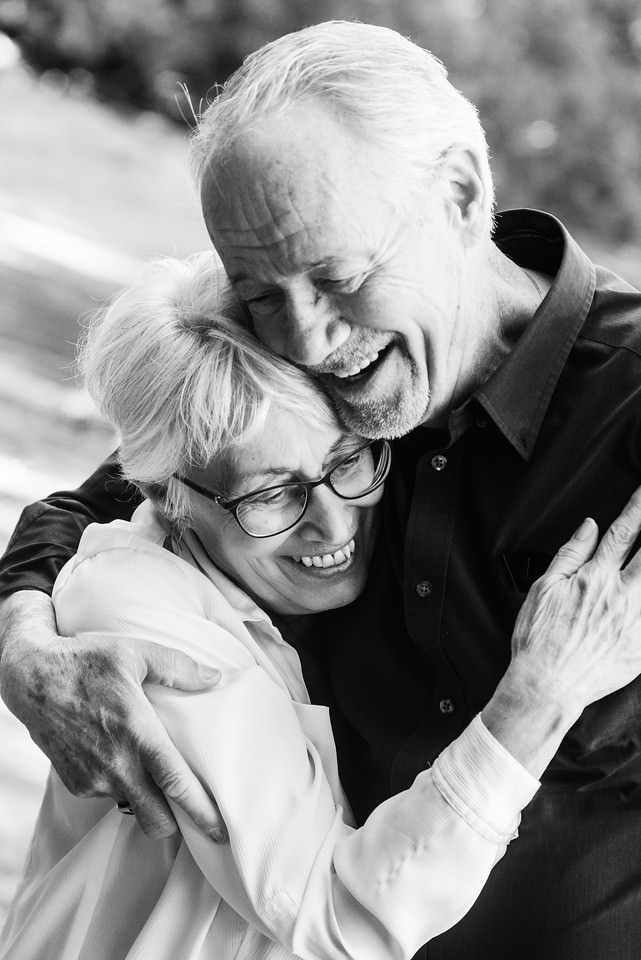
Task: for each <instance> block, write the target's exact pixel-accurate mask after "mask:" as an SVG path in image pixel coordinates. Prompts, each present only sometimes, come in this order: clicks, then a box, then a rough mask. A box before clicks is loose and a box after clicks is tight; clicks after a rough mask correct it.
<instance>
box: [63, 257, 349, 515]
mask: <svg viewBox="0 0 641 960" xmlns="http://www.w3.org/2000/svg"><path fill="white" fill-rule="evenodd" d="M79 366H80V370H81V372H82V373H83V375H84V377H85V382H86V384H87V387H88V389H89V392H90V393H91V395H92V397H93V398H94V400H95V401H96V403H97V405H98V408H99V409H100V411H101V412H102V414H103V416H105V417H106V418H107V419H108V420H109V421H110V422H111V423H112V424H113V425H114V426H115V427H116V429H117V430H118V432H119V434H120V458H121V463H122V468H123V473H124V475H125V476H126V477H127V479H128V480H130V481H131V482H133V483H135V484H136V485H138V486H139V487H140V488H141V489H142V490H143V492H144V493H145V494H146V495H147V496H149V497H150V499H152V500H153V501H154V502H155V503H156V505H157V506H158V507H159V509H160V510H161V511H162V513H163V514H164V515H165V516H166V517H168V519H170V520H171V521H174V522H177V521H181V520H185V519H187V518H188V516H189V510H188V501H189V494H188V492H187V491H186V490H185V487H184V485H183V484H181V483H180V481H178V480H176V479H175V478H174V477H173V474H174V473H175V472H183V471H185V470H188V469H189V467H190V466H197V467H204V466H205V465H207V464H209V463H211V462H214V463H215V464H216V467H217V471H216V473H217V475H218V472H219V471H220V476H221V477H222V478H226V477H228V475H229V473H230V471H231V470H232V469H233V456H234V448H235V446H236V445H238V444H244V443H248V442H251V439H252V437H253V436H255V435H256V433H257V432H258V431H260V430H261V429H262V428H263V426H264V424H265V420H266V417H267V415H268V413H269V411H270V410H271V409H272V408H274V407H276V408H277V409H278V410H279V411H284V412H290V413H292V414H294V415H295V416H296V417H297V419H298V421H299V423H300V424H301V425H302V427H303V428H304V427H305V426H306V425H308V426H310V427H312V426H316V427H317V426H318V425H319V424H327V425H328V426H329V425H335V424H336V422H337V421H336V418H335V415H334V412H333V408H332V407H331V405H330V403H329V401H328V399H327V397H326V396H325V395H324V394H323V393H322V391H321V390H320V388H319V387H318V385H317V384H315V383H314V382H313V381H312V380H311V379H310V378H309V377H308V376H307V375H306V374H304V373H302V372H301V371H300V370H298V369H296V368H295V367H293V366H292V365H291V364H289V363H287V361H285V360H282V359H281V358H280V357H277V356H276V355H275V354H273V353H272V352H271V351H269V350H267V348H266V347H264V346H263V345H262V344H261V343H260V342H259V341H258V340H257V339H256V338H255V337H254V336H253V335H252V334H251V333H250V332H248V330H247V329H246V322H245V318H244V314H243V312H242V308H241V306H240V305H239V303H238V301H237V300H236V298H235V296H234V294H233V291H232V289H231V286H230V284H229V281H228V280H227V277H226V276H225V273H224V271H223V269H222V266H221V265H220V264H219V262H218V260H217V258H216V255H215V254H214V253H213V252H207V253H201V254H196V255H194V256H192V257H189V258H188V259H186V260H176V259H171V258H167V259H162V260H157V261H152V262H150V263H149V264H148V265H147V266H146V267H145V268H144V269H143V271H142V272H141V275H140V277H139V279H138V281H137V282H136V283H134V284H133V285H132V286H131V287H129V288H128V289H126V290H125V291H124V292H123V293H121V294H120V295H118V296H117V297H116V298H115V299H114V300H113V301H112V302H111V303H110V304H109V305H108V306H107V307H106V309H105V310H104V311H102V312H101V313H99V314H98V315H97V316H96V317H95V318H94V319H93V321H92V322H91V323H90V324H89V325H88V327H87V330H86V332H85V335H84V337H83V341H82V343H81V346H80V351H79ZM222 482H223V483H225V482H226V481H225V480H224V479H223V480H222ZM215 492H220V493H222V494H225V492H226V491H225V490H222V489H221V490H219V491H215Z"/></svg>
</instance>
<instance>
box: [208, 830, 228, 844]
mask: <svg viewBox="0 0 641 960" xmlns="http://www.w3.org/2000/svg"><path fill="white" fill-rule="evenodd" d="M209 836H210V837H211V839H212V840H213V841H214V843H227V834H226V833H225V831H224V830H220V829H219V828H218V827H214V829H213V830H210V831H209Z"/></svg>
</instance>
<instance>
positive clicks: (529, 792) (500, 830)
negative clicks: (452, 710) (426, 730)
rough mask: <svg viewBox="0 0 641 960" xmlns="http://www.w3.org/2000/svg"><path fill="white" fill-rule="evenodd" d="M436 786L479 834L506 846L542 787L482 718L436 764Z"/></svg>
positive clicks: (515, 833) (450, 746)
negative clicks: (497, 738)
mask: <svg viewBox="0 0 641 960" xmlns="http://www.w3.org/2000/svg"><path fill="white" fill-rule="evenodd" d="M432 774H433V778H434V784H435V786H436V788H437V789H438V791H439V792H440V794H441V796H442V797H443V799H444V800H445V801H446V803H448V804H449V805H450V806H451V807H452V808H453V809H454V810H455V811H456V812H457V814H458V815H459V816H460V817H462V818H463V819H464V820H465V821H466V822H467V823H468V824H469V825H470V826H471V827H472V828H473V829H474V830H476V831H477V833H480V834H481V836H483V837H485V839H486V840H489V841H491V842H492V843H496V844H500V845H504V844H507V843H509V842H510V840H513V839H514V838H515V837H516V836H517V827H518V824H519V820H520V814H521V810H522V809H523V807H525V806H526V805H527V804H528V803H529V802H530V800H531V799H532V797H533V796H534V794H535V793H536V791H537V790H538V788H539V786H540V783H539V781H538V780H537V779H536V778H535V777H533V776H532V775H531V774H530V773H528V771H527V770H526V769H525V768H524V767H522V766H521V764H520V763H519V762H518V760H515V759H514V757H513V756H512V755H511V753H509V752H508V751H507V750H506V749H505V747H503V746H502V745H501V744H500V743H499V742H498V740H496V739H495V738H494V737H493V736H492V734H491V733H490V731H489V730H488V729H487V727H486V726H485V724H484V723H483V721H482V720H481V716H480V714H479V715H478V716H476V717H475V718H474V720H472V722H471V723H470V725H469V726H468V727H467V728H466V729H465V730H464V731H463V733H462V734H461V736H460V737H458V738H457V739H456V740H455V741H454V742H453V743H451V744H450V745H449V746H448V747H447V748H446V749H445V750H444V751H443V752H442V753H441V754H440V755H439V756H438V757H437V759H436V761H435V762H434V765H433V767H432Z"/></svg>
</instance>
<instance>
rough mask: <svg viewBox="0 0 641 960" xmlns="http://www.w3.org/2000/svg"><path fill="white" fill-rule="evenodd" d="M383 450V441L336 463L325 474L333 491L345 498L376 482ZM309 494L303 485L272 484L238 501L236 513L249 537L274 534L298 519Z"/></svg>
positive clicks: (365, 491)
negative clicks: (279, 485)
mask: <svg viewBox="0 0 641 960" xmlns="http://www.w3.org/2000/svg"><path fill="white" fill-rule="evenodd" d="M383 449H384V447H383V444H381V443H376V444H374V445H373V446H367V447H364V448H362V449H361V450H357V451H355V453H353V454H352V455H351V456H349V457H347V458H346V459H345V460H342V461H341V462H340V463H337V464H336V466H335V467H333V469H332V470H331V471H330V472H329V474H328V475H327V477H326V480H327V481H328V482H329V484H330V486H331V488H332V490H333V491H334V492H335V493H336V494H337V495H338V496H339V497H345V498H347V499H350V498H356V497H362V496H365V494H367V493H368V492H369V490H370V488H371V487H372V486H375V485H376V484H377V481H378V472H379V471H378V468H379V464H380V462H381V459H382V457H381V455H382V452H383ZM311 495H312V493H311V491H309V493H308V490H307V488H306V487H305V486H304V485H303V484H292V485H290V486H284V487H272V489H271V490H264V491H262V492H259V493H257V494H256V495H255V496H253V497H248V498H247V499H246V500H243V501H242V503H239V504H238V507H237V511H236V516H237V518H238V521H239V523H240V525H241V527H243V529H244V530H245V531H246V533H249V534H250V535H251V536H255V537H268V536H273V535H274V534H276V533H280V532H282V531H284V530H287V529H288V528H289V527H292V526H293V525H294V524H295V523H296V522H297V521H298V520H299V519H300V517H301V516H302V515H303V513H304V512H305V507H306V505H307V499H308V496H311Z"/></svg>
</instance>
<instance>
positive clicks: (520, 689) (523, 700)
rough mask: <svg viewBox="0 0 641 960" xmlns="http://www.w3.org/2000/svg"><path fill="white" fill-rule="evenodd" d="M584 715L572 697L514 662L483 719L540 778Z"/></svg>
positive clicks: (506, 746) (492, 732) (484, 712)
mask: <svg viewBox="0 0 641 960" xmlns="http://www.w3.org/2000/svg"><path fill="white" fill-rule="evenodd" d="M580 715H581V708H580V707H578V706H577V705H576V703H575V702H574V700H573V699H572V698H570V697H566V696H564V695H563V694H562V693H559V692H557V691H555V690H554V689H553V684H550V685H548V684H546V683H545V682H544V680H543V679H541V678H539V677H538V676H536V675H533V674H531V673H528V672H525V671H521V670H519V668H518V666H515V665H514V662H513V663H512V664H511V665H510V668H509V669H508V671H507V672H506V673H505V675H504V676H503V678H502V680H501V681H500V683H499V685H498V687H497V688H496V691H495V693H494V695H493V697H492V698H491V700H490V701H489V703H488V704H487V706H486V707H485V709H484V710H483V711H482V713H481V719H482V721H483V723H484V724H485V726H486V727H487V729H488V730H489V731H490V733H491V734H492V736H494V737H495V739H496V740H498V742H499V743H500V744H502V746H503V747H505V749H506V750H508V752H509V753H510V754H511V755H512V756H513V757H514V758H515V760H518V762H519V763H520V764H521V765H522V766H523V767H525V769H526V770H527V771H528V772H529V773H531V774H532V775H533V776H535V777H537V778H538V777H540V775H541V774H542V773H543V771H544V770H545V768H546V767H547V765H548V764H549V762H550V760H551V759H552V757H553V756H554V754H555V753H556V751H557V749H558V747H559V744H560V743H561V741H562V739H563V737H564V736H565V734H566V733H567V731H568V730H569V729H570V727H571V726H572V725H573V724H574V723H575V722H576V721H577V719H578V718H579V716H580Z"/></svg>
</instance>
